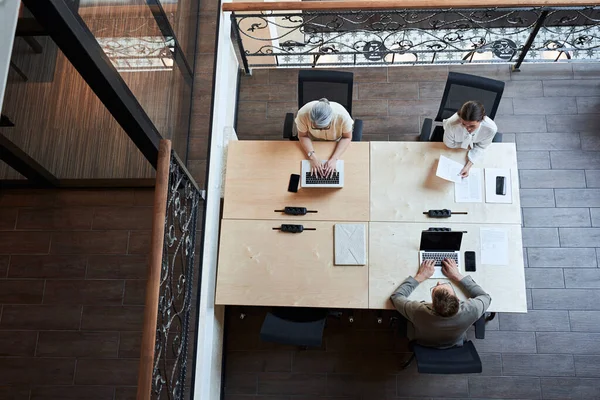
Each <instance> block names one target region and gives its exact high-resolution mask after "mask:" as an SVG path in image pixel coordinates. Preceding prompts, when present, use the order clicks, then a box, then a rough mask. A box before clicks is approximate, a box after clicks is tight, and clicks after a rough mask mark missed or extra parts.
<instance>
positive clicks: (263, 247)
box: [215, 220, 369, 308]
mask: <svg viewBox="0 0 600 400" xmlns="http://www.w3.org/2000/svg"><path fill="white" fill-rule="evenodd" d="M285 223H294V222H293V221H289V220H288V221H256V220H223V221H222V225H221V243H220V246H219V267H218V271H217V293H216V300H215V303H216V304H226V305H228V304H237V305H256V306H304V307H335V308H367V306H368V290H369V283H368V279H369V269H368V266H367V265H364V266H335V265H333V226H334V224H335V222H304V223H303V225H304V226H305V227H311V228H316V229H317V230H316V231H304V232H302V233H297V234H293V233H284V232H280V231H275V230H273V227H276V226H280V225H281V224H285ZM365 224H366V223H365ZM367 259H368V258H367Z"/></svg>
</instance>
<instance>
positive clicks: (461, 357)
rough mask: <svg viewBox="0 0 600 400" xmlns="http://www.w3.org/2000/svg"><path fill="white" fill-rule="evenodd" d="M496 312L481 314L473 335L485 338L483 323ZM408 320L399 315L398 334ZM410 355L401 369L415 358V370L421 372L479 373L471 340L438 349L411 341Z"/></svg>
mask: <svg viewBox="0 0 600 400" xmlns="http://www.w3.org/2000/svg"><path fill="white" fill-rule="evenodd" d="M495 316H496V313H490V314H489V315H486V314H485V313H484V315H482V316H481V318H479V319H478V320H477V321H475V323H474V324H473V325H474V326H475V337H476V338H477V339H485V323H486V322H488V321H491V320H492V319H494V317H495ZM407 324H408V321H407V320H406V319H404V318H403V317H401V319H400V328H399V329H400V334H402V333H403V332H402V329H404V330H405V329H406V327H407ZM404 332H406V331H404ZM409 346H410V349H411V350H412V351H413V354H412V356H411V357H410V358H409V359H408V360H407V361H406V362H405V363H404V365H403V366H402V369H405V368H406V367H408V366H409V365H410V364H411V363H412V361H413V360H417V370H418V371H419V373H422V374H477V373H481V371H482V365H481V359H480V358H479V354H478V353H477V349H475V345H474V344H473V342H472V341H470V340H469V341H467V342H465V343H464V344H463V345H462V346H455V347H450V348H447V349H438V348H434V347H426V346H421V345H419V344H417V343H414V342H411V343H410V345H409Z"/></svg>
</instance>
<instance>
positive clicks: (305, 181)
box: [300, 160, 344, 188]
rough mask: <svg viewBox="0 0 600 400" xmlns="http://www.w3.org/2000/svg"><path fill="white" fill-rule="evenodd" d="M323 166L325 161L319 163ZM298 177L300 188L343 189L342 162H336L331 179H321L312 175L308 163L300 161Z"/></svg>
mask: <svg viewBox="0 0 600 400" xmlns="http://www.w3.org/2000/svg"><path fill="white" fill-rule="evenodd" d="M321 162H322V163H323V164H324V163H326V162H327V160H322V161H321ZM300 176H301V177H302V179H301V186H302V187H303V188H342V187H344V160H337V161H336V164H335V172H334V174H333V176H331V177H321V176H318V175H316V174H312V173H311V171H310V161H308V160H302V169H301V173H300Z"/></svg>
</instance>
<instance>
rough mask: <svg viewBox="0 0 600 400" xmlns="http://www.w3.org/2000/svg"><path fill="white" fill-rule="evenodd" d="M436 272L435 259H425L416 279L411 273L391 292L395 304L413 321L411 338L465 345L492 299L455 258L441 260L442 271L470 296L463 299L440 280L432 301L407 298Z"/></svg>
mask: <svg viewBox="0 0 600 400" xmlns="http://www.w3.org/2000/svg"><path fill="white" fill-rule="evenodd" d="M433 272H434V262H433V261H432V260H425V261H423V263H422V264H421V266H420V268H419V270H418V271H417V274H416V275H415V277H414V278H413V277H412V276H409V277H408V278H406V279H405V280H404V282H402V284H401V285H400V286H399V287H398V289H396V291H395V292H394V293H393V294H392V296H391V299H392V302H393V303H394V307H396V310H398V312H399V313H400V314H402V315H403V316H404V317H405V318H406V319H407V320H408V321H409V322H410V323H409V324H408V330H407V334H408V338H409V339H410V340H414V341H416V342H417V343H418V344H420V345H423V346H429V347H438V348H447V347H452V346H462V344H463V343H464V342H465V340H466V332H467V329H469V327H470V326H471V325H473V323H474V322H475V321H477V320H478V319H479V318H480V317H481V316H482V315H483V313H484V312H485V311H486V310H487V308H488V307H489V306H490V303H491V301H492V298H491V297H490V295H489V294H487V293H486V292H485V291H484V290H483V289H482V288H481V287H480V286H479V285H478V284H477V283H475V281H474V280H473V278H471V277H470V276H469V275H467V276H465V277H463V276H462V275H461V274H460V272H459V271H458V267H457V266H456V263H455V262H454V261H453V260H448V259H445V260H444V261H443V262H442V272H443V273H444V275H446V276H447V277H448V279H450V281H451V282H452V283H454V284H456V285H460V286H461V287H462V288H463V290H464V292H465V293H466V294H467V295H468V296H469V297H470V298H469V299H467V300H466V301H460V300H459V299H458V297H456V293H455V292H454V288H453V287H452V285H450V284H449V283H440V282H438V284H437V286H435V287H433V289H432V291H431V298H432V301H431V303H426V302H424V301H416V300H408V297H409V296H410V294H411V293H412V291H413V290H414V289H415V288H416V287H417V286H419V284H420V283H422V282H423V281H424V280H425V279H428V278H430V277H431V276H432V275H433Z"/></svg>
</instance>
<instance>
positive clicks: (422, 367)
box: [411, 340, 483, 374]
mask: <svg viewBox="0 0 600 400" xmlns="http://www.w3.org/2000/svg"><path fill="white" fill-rule="evenodd" d="M411 347H412V351H413V358H414V359H416V360H417V370H418V371H419V373H422V374H478V373H481V371H482V369H483V368H482V365H481V359H480V358H479V354H478V353H477V350H476V349H475V345H474V344H473V342H472V341H470V340H469V341H467V342H466V343H464V344H463V345H462V346H461V347H451V348H449V349H436V348H433V347H425V346H421V345H418V344H416V343H412V344H411ZM411 361H412V360H411Z"/></svg>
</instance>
